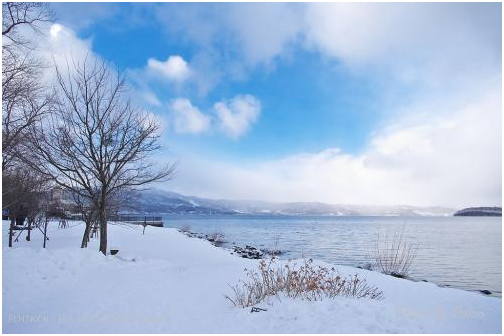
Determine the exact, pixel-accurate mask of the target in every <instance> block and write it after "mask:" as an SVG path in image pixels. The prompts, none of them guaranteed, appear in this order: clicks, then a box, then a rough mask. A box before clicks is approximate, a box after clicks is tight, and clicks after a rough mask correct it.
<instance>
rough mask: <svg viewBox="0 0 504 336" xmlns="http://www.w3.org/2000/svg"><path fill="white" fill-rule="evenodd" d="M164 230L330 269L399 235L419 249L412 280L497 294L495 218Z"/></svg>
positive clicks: (279, 222)
mask: <svg viewBox="0 0 504 336" xmlns="http://www.w3.org/2000/svg"><path fill="white" fill-rule="evenodd" d="M163 219H164V224H165V226H166V227H175V228H182V227H184V226H189V227H190V228H191V231H192V232H195V233H199V234H211V233H214V232H221V233H223V234H224V235H225V240H226V241H227V242H228V243H227V244H225V245H224V246H225V247H226V246H228V247H231V246H232V245H233V243H235V244H236V245H240V246H245V245H252V246H254V247H257V248H274V247H277V248H279V249H280V250H287V251H288V253H286V254H285V255H283V256H282V257H283V258H298V257H303V256H305V257H310V258H314V259H321V260H324V261H327V262H331V263H333V264H340V265H349V266H359V265H363V264H365V263H367V262H370V259H369V255H370V254H371V253H372V251H373V250H375V247H376V241H377V238H378V235H381V237H383V236H384V234H387V233H388V234H391V233H393V232H394V231H396V230H398V229H399V230H404V235H405V237H407V238H408V239H410V240H411V241H414V242H415V243H417V244H418V254H417V258H416V260H415V262H414V264H413V266H412V269H411V272H410V273H411V274H410V275H411V277H412V278H414V279H417V280H421V279H425V280H428V281H430V282H434V283H437V284H439V285H446V286H451V287H456V288H461V289H465V290H474V291H476V290H483V289H486V290H489V291H491V292H492V293H493V295H495V296H499V297H501V294H502V280H501V279H502V260H501V256H502V254H501V253H502V252H501V251H502V229H501V228H502V221H501V218H496V217H304V216H303V217H298V216H296V217H270V216H268V217H263V216H260V217H258V216H175V215H170V216H163Z"/></svg>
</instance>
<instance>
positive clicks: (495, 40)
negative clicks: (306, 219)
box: [39, 3, 502, 207]
mask: <svg viewBox="0 0 504 336" xmlns="http://www.w3.org/2000/svg"><path fill="white" fill-rule="evenodd" d="M52 8H53V10H54V11H55V13H56V18H57V20H55V22H54V23H52V24H49V25H48V26H47V27H46V32H45V35H44V37H43V38H41V43H40V46H39V51H40V52H41V53H43V54H44V57H48V59H51V60H55V61H56V62H63V60H64V59H68V58H69V57H71V58H74V59H77V60H79V59H84V58H85V57H86V56H89V55H92V56H93V57H97V58H100V59H104V60H106V61H107V62H109V64H110V66H111V67H114V68H116V69H118V70H119V71H121V72H122V73H123V74H125V75H126V77H127V79H128V86H129V93H128V94H129V96H130V98H131V99H132V101H133V102H134V104H136V105H137V106H139V107H141V108H142V109H145V110H148V111H150V112H152V114H153V116H154V117H155V118H157V120H159V122H160V123H161V124H162V130H163V135H162V139H161V141H162V144H163V150H162V151H161V152H159V153H158V154H156V156H155V157H154V160H156V161H157V162H159V163H160V164H161V163H166V162H178V172H177V175H176V177H175V178H174V179H173V180H171V181H168V182H166V183H163V184H161V185H157V186H156V187H158V188H163V189H166V190H172V191H176V192H180V193H183V194H187V195H195V196H201V197H210V198H227V199H253V200H268V201H282V202H290V201H317V202H325V203H347V204H379V205H392V204H410V205H420V206H430V205H441V206H450V207H466V206H494V205H497V206H500V204H501V203H502V173H501V172H502V114H501V112H502V68H501V67H502V35H501V34H502V33H501V32H502V17H501V13H502V9H501V4H500V3H482V4H477V3H317V4H315V3H313V4H312V3H310V4H307V3H287V4H286V3H255V4H254V3H219V4H214V3H147V4H144V3H53V4H52ZM49 77H50V76H49Z"/></svg>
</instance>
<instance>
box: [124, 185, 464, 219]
mask: <svg viewBox="0 0 504 336" xmlns="http://www.w3.org/2000/svg"><path fill="white" fill-rule="evenodd" d="M131 211H133V212H139V213H179V214H251V215H314V216H316V215H321V216H450V215H452V214H453V213H454V212H455V210H454V209H450V208H445V207H415V206H408V205H395V206H379V205H351V204H326V203H319V202H290V203H280V202H266V201H240V200H214V199H208V198H201V197H194V196H185V195H181V194H178V193H174V192H170V191H163V190H159V189H153V190H148V191H142V192H139V193H138V195H137V196H136V198H135V201H134V202H133V204H132V206H131Z"/></svg>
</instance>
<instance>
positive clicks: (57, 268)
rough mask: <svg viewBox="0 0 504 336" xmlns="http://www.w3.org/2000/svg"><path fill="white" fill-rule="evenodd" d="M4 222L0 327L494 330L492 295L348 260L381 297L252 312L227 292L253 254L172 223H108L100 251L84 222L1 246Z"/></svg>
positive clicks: (497, 315)
mask: <svg viewBox="0 0 504 336" xmlns="http://www.w3.org/2000/svg"><path fill="white" fill-rule="evenodd" d="M6 225H7V222H5V221H4V222H3V229H4V230H3V231H4V233H3V249H2V250H3V257H2V261H3V288H2V291H3V303H2V306H3V315H2V321H3V332H4V333H5V332H7V333H23V332H25V333H34V332H35V333H62V332H68V333H99V332H109V333H117V332H126V333H134V332H139V333H155V332H159V333H358V332H362V333H394V332H398V333H456V332H459V333H500V332H501V329H502V320H501V314H502V301H501V300H500V299H498V298H493V297H485V296H483V295H480V294H476V293H472V292H467V291H463V290H458V289H452V288H443V287H438V286H436V285H435V284H432V283H426V282H413V281H409V280H403V279H397V278H393V277H390V276H385V275H383V274H379V273H376V272H370V271H367V270H363V269H357V268H352V267H347V266H335V267H337V269H338V270H339V271H340V272H341V273H342V274H359V277H362V278H365V279H366V280H367V282H368V283H370V284H373V285H375V286H377V287H378V288H379V289H380V290H382V291H383V293H384V296H385V299H384V300H382V301H377V300H371V299H359V300H357V299H351V298H343V297H342V298H336V299H324V300H322V301H316V302H313V301H303V300H294V299H290V298H281V300H278V299H276V298H272V299H271V300H269V302H266V303H261V304H259V305H257V306H258V307H260V308H264V309H267V311H261V312H259V313H250V309H247V308H244V309H242V308H237V307H234V306H233V305H232V304H231V303H230V302H229V301H228V300H226V299H225V298H224V295H226V294H230V288H229V285H234V284H236V283H238V281H239V280H240V279H245V273H244V271H243V270H244V268H249V269H250V268H254V267H255V266H256V265H257V263H258V260H251V259H245V258H240V257H238V256H236V255H231V254H230V251H229V250H225V249H221V248H217V247H215V246H213V245H212V244H210V243H209V242H208V241H206V240H204V239H191V238H189V237H187V236H186V235H184V234H183V233H180V232H178V231H177V230H176V229H167V228H155V227H148V228H147V230H146V232H145V235H142V228H141V227H128V226H120V225H110V229H109V230H110V232H109V247H110V248H117V249H119V254H118V255H117V256H110V255H109V256H106V257H105V256H103V255H101V254H100V253H99V252H98V251H97V250H98V248H97V244H98V241H97V240H96V239H92V240H91V242H90V246H89V248H87V249H80V248H79V243H80V239H81V237H82V231H83V226H82V225H75V226H73V227H71V228H69V229H61V230H58V229H57V223H56V224H54V223H51V224H50V227H49V229H48V235H49V237H50V241H49V242H48V248H47V249H46V250H44V249H42V236H41V234H40V233H34V234H33V239H32V241H31V242H26V241H25V240H24V234H23V235H22V236H21V237H20V239H19V242H16V243H15V244H14V248H8V247H7V244H6V240H7V234H6V232H7V230H6V228H7V227H6Z"/></svg>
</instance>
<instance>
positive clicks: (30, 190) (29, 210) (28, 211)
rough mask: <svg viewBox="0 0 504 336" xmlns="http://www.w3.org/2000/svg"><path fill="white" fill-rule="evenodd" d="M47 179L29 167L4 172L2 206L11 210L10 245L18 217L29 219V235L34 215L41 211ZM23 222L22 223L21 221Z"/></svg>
mask: <svg viewBox="0 0 504 336" xmlns="http://www.w3.org/2000/svg"><path fill="white" fill-rule="evenodd" d="M47 183H48V181H47V179H46V178H44V176H41V175H40V174H38V173H37V172H36V171H34V170H32V169H29V168H28V167H17V168H16V169H12V170H6V171H3V172H2V208H3V209H6V210H8V211H9V218H10V228H9V247H12V235H13V229H14V225H15V224H16V220H17V219H21V220H22V222H24V219H25V218H26V219H28V236H27V240H30V230H31V225H32V224H33V219H34V217H35V216H36V215H37V214H38V213H39V212H40V211H41V208H40V204H41V199H42V198H43V196H42V195H43V192H44V189H45V188H46V186H47ZM20 224H21V223H20Z"/></svg>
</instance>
